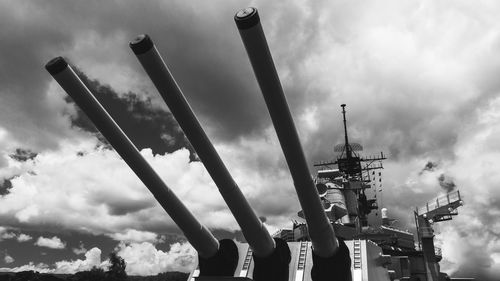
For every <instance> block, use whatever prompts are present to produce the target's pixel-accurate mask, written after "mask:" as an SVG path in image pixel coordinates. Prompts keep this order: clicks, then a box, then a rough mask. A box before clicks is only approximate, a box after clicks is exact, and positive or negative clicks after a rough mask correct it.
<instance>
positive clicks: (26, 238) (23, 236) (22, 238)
mask: <svg viewBox="0 0 500 281" xmlns="http://www.w3.org/2000/svg"><path fill="white" fill-rule="evenodd" d="M31 239H33V237H31V236H30V235H28V234H24V233H21V234H19V236H17V241H18V242H21V243H22V242H27V241H30V240H31Z"/></svg>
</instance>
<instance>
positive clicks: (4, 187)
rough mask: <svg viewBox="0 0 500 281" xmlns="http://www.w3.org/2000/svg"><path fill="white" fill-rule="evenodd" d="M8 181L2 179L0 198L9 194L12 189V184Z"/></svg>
mask: <svg viewBox="0 0 500 281" xmlns="http://www.w3.org/2000/svg"><path fill="white" fill-rule="evenodd" d="M11 179H12V178H10V179H3V181H2V184H0V197H1V196H4V195H7V194H9V192H10V189H11V188H12V182H11V181H10V180H11Z"/></svg>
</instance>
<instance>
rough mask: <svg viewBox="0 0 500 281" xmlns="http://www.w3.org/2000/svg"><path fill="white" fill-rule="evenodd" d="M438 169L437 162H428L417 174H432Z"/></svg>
mask: <svg viewBox="0 0 500 281" xmlns="http://www.w3.org/2000/svg"><path fill="white" fill-rule="evenodd" d="M437 167H438V163H437V162H432V161H428V162H427V164H425V167H424V168H423V169H422V171H420V172H419V173H418V174H419V175H422V174H423V173H424V172H433V171H434V170H435V169H436V168H437Z"/></svg>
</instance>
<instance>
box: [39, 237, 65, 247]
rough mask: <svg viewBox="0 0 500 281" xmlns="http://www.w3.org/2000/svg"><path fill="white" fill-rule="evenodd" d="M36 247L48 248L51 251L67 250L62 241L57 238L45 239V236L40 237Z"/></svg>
mask: <svg viewBox="0 0 500 281" xmlns="http://www.w3.org/2000/svg"><path fill="white" fill-rule="evenodd" d="M35 245H36V246H39V247H46V248H51V249H64V248H66V243H64V242H63V241H61V239H60V238H59V237H57V236H54V237H52V238H45V237H43V236H40V237H38V240H37V241H36V242H35Z"/></svg>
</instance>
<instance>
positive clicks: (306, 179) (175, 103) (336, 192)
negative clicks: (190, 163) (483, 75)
mask: <svg viewBox="0 0 500 281" xmlns="http://www.w3.org/2000/svg"><path fill="white" fill-rule="evenodd" d="M235 22H236V25H237V28H238V30H239V33H240V35H241V38H242V41H243V44H244V46H245V49H246V51H247V54H248V56H249V59H250V63H251V65H252V68H253V70H254V73H255V76H256V78H257V82H258V84H259V87H260V89H261V91H262V94H263V97H264V99H265V102H266V106H267V108H268V110H269V113H270V116H271V120H272V122H273V125H274V128H275V130H276V133H277V136H278V139H279V142H280V145H281V148H282V150H283V153H284V156H285V159H286V162H287V165H288V167H289V170H290V175H291V177H292V179H293V183H294V187H295V191H296V193H297V196H298V199H299V202H300V205H301V208H302V210H301V211H299V217H301V218H303V220H304V221H303V222H296V223H294V226H293V229H290V230H282V231H280V232H279V233H278V234H277V235H275V237H272V236H271V235H270V234H269V233H268V231H267V230H266V228H265V226H264V225H263V224H262V222H261V221H260V220H259V219H258V216H257V215H256V213H255V212H254V211H253V209H252V208H251V206H250V205H249V203H248V202H247V200H246V199H245V197H244V196H243V194H242V193H241V191H240V189H239V187H238V185H237V184H236V182H235V181H234V180H233V178H232V177H231V175H230V174H229V172H228V170H227V169H226V167H225V166H224V163H223V162H222V160H221V158H220V157H219V155H218V154H217V152H216V150H215V148H214V146H213V145H212V144H211V142H210V140H209V139H208V137H207V135H206V134H205V132H204V131H203V128H202V127H201V125H200V123H199V122H198V120H197V118H196V116H195V114H194V113H193V112H192V110H191V107H190V106H189V104H188V103H187V101H186V99H185V98H184V96H183V94H182V91H181V89H180V87H179V85H178V84H177V83H176V81H175V80H174V78H173V76H172V74H171V72H170V70H169V68H168V67H167V65H166V64H165V61H164V60H163V58H162V57H161V55H160V53H159V52H158V50H157V48H156V47H155V45H154V43H153V41H152V39H151V38H150V37H149V36H147V35H140V36H138V37H137V38H136V39H135V40H133V41H132V42H130V47H131V49H132V51H133V53H134V54H135V55H136V57H137V58H138V60H139V62H140V63H141V65H142V66H143V68H144V70H145V71H146V73H147V74H148V76H149V77H150V78H151V80H152V82H153V84H154V85H155V87H156V88H157V90H158V92H159V93H160V95H161V96H162V98H163V99H164V100H165V102H166V104H167V106H168V107H169V108H170V111H171V112H172V114H173V116H174V117H175V118H176V120H177V121H178V123H179V125H180V127H181V128H182V130H183V131H184V133H185V134H186V137H187V138H188V139H189V141H190V143H191V145H192V146H193V148H194V149H195V150H196V153H197V154H198V156H199V158H200V160H201V161H202V163H203V164H204V166H205V168H206V169H207V171H208V173H209V174H210V176H211V177H212V179H213V180H214V182H215V184H216V185H217V187H218V189H219V191H220V193H221V195H222V197H223V198H224V200H225V202H226V203H227V205H228V209H229V210H230V211H231V212H232V214H233V216H234V217H235V219H236V221H237V222H238V224H239V226H240V227H241V230H242V233H243V235H244V236H245V239H246V240H247V242H248V243H237V242H235V241H233V240H228V239H223V240H217V239H216V238H215V237H214V236H213V234H212V233H211V232H210V230H209V229H207V228H206V227H205V226H203V224H201V222H199V221H198V220H197V219H196V218H195V216H194V215H193V214H192V213H191V212H190V210H189V209H188V208H187V207H186V206H185V205H184V204H183V202H182V200H180V199H179V198H178V197H177V196H176V195H175V194H174V192H173V191H172V190H171V189H170V188H169V187H168V186H167V185H166V184H165V183H164V182H163V180H162V179H161V178H160V177H159V176H158V175H157V174H156V172H155V171H154V169H153V168H152V167H151V166H150V165H149V164H148V162H147V161H146V160H145V159H144V158H143V157H142V155H141V154H140V153H139V151H138V150H137V148H136V147H135V146H134V144H133V143H132V142H131V141H130V140H129V139H128V137H127V136H126V135H125V134H124V133H123V131H122V130H121V129H120V127H119V125H118V124H116V123H115V122H114V120H113V119H112V118H111V116H110V115H109V114H108V113H107V111H106V110H105V109H104V108H103V107H102V106H101V104H100V103H99V102H98V100H97V99H96V98H95V97H94V95H93V93H91V92H90V90H89V89H88V88H87V87H86V86H85V85H84V84H83V82H82V81H81V80H80V79H79V78H78V76H77V74H76V73H75V71H74V70H73V69H72V67H71V66H70V65H69V64H68V63H67V62H66V60H65V59H64V58H62V57H57V58H54V59H53V60H51V61H49V62H48V63H47V65H46V69H47V70H48V71H49V73H50V74H51V75H52V76H53V77H54V79H55V80H56V81H57V82H58V83H59V84H60V85H61V87H62V88H63V89H64V90H65V91H66V92H67V93H68V95H70V96H71V97H72V98H73V100H74V101H75V103H76V104H77V105H78V106H79V107H80V108H81V109H82V110H83V111H84V112H85V113H86V114H87V115H88V117H89V118H90V120H91V121H92V122H93V123H94V124H95V125H96V127H97V128H98V129H99V131H100V132H101V133H102V135H103V136H104V137H105V138H106V139H107V140H108V141H109V143H110V144H111V145H112V146H113V148H114V149H115V150H116V152H117V153H119V154H120V156H121V157H122V158H123V159H124V161H125V162H126V163H127V164H128V165H129V166H130V168H131V169H132V170H133V171H134V172H135V174H136V175H137V176H138V177H139V178H140V179H141V181H142V182H143V183H144V185H145V186H146V187H147V188H148V189H149V190H150V192H151V193H152V194H153V195H154V197H155V198H156V199H157V200H158V202H159V203H160V205H161V206H162V207H163V208H164V209H165V211H166V212H167V213H168V214H169V215H170V216H171V217H172V219H173V221H174V222H175V223H176V224H177V225H178V226H179V228H180V229H181V231H182V232H183V233H184V234H185V236H186V238H187V239H188V241H189V242H190V243H191V245H192V246H193V247H194V248H195V249H196V250H197V252H198V265H197V268H196V269H195V270H194V271H193V272H192V273H191V274H190V277H189V279H190V281H194V280H199V281H203V280H205V281H209V280H212V281H215V280H256V281H270V280H272V281H287V280H293V281H310V280H313V281H326V280H336V281H350V280H354V281H390V280H420V281H440V280H446V278H447V276H446V275H444V274H441V273H440V272H439V265H438V261H439V259H440V256H439V255H436V253H435V252H436V248H435V247H434V243H433V237H434V236H433V231H432V223H435V222H438V221H442V220H447V219H450V218H451V217H452V216H453V215H456V214H457V212H456V209H457V208H458V207H459V206H460V205H461V204H462V202H461V198H460V194H459V193H458V192H457V193H452V194H448V195H447V196H446V197H445V198H439V199H438V200H437V201H436V202H435V204H434V203H430V204H427V205H426V206H425V208H423V209H422V208H420V209H417V210H415V218H416V220H417V228H418V233H419V234H418V239H417V240H418V241H417V242H418V245H419V246H418V247H417V246H416V245H415V244H417V243H415V240H414V238H413V235H412V234H411V233H409V232H407V231H402V230H399V229H396V228H393V227H392V226H391V221H390V219H389V218H388V217H387V216H386V215H384V213H385V211H384V210H381V211H382V216H383V224H382V226H380V227H377V228H373V227H370V226H369V225H368V219H367V216H368V214H370V213H371V212H372V211H373V210H377V209H378V205H377V200H376V199H375V198H368V196H367V194H368V193H367V192H366V190H368V189H369V188H371V183H373V182H372V181H371V179H370V172H371V173H375V172H376V171H377V170H380V169H382V168H383V166H382V161H383V160H384V159H385V156H384V154H383V153H381V154H380V155H377V156H372V157H368V158H364V157H362V156H361V155H360V154H359V151H361V150H362V147H361V145H359V144H355V143H350V142H349V140H348V135H347V120H346V111H345V105H342V114H343V122H344V133H345V143H344V144H342V145H338V146H336V147H335V149H334V150H336V151H337V152H340V155H339V157H337V159H336V160H334V161H329V162H324V163H319V164H317V166H319V167H321V169H320V170H319V171H318V172H317V176H316V178H312V177H311V173H310V172H309V167H308V165H307V162H306V160H305V156H304V152H303V150H302V146H301V143H300V140H299V137H298V134H297V131H296V129H295V125H294V123H293V118H292V116H291V113H290V110H289V109H288V105H287V102H286V98H285V95H284V92H283V89H282V87H281V83H280V81H279V77H278V74H277V71H276V69H275V67H274V62H273V60H272V57H271V53H270V51H269V47H268V45H267V42H266V38H265V35H264V32H263V29H262V26H261V23H260V18H259V14H258V12H257V9H255V8H247V9H243V10H241V11H239V12H238V13H237V14H236V15H235ZM462 280H463V279H462Z"/></svg>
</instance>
